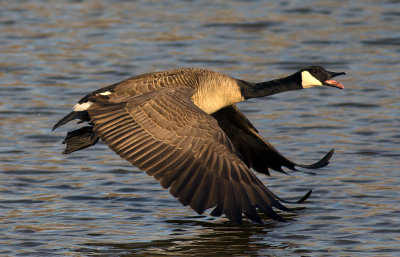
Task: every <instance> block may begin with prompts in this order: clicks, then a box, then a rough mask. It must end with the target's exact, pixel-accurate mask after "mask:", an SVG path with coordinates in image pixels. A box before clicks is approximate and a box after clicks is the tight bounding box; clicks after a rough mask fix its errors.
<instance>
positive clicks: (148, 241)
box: [0, 0, 400, 256]
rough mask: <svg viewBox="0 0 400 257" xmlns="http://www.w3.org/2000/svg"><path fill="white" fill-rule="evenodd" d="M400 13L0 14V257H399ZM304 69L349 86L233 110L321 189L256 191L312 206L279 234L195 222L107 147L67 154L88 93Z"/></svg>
mask: <svg viewBox="0 0 400 257" xmlns="http://www.w3.org/2000/svg"><path fill="white" fill-rule="evenodd" d="M398 10H400V2H399V1H393V0H386V1H372V0H368V1H346V0H345V1H314V0H309V1H301V2H300V1H299V2H297V1H293V2H275V1H261V0H259V1H257V0H255V1H222V0H221V1H162V2H159V1H111V0H108V1H107V0H102V1H91V0H87V1H52V0H48V1H37V0H32V1H3V2H0V60H1V61H0V96H1V100H0V132H1V133H0V234H1V236H0V255H31V256H56V255H60V256H89V255H91V256H110V255H129V254H132V255H172V256H176V255H179V256H184V255H187V256H193V255H200V256H202V255H217V254H218V255H222V256H224V255H225V256H231V255H239V256H243V255H250V256H257V255H260V256H268V255H270V256H300V255H303V256H368V255H370V256H396V255H398V252H399V251H400V242H399V241H400V236H399V235H400V226H399V223H400V218H399V217H400V170H399V169H400V168H399V167H400V131H399V128H400V115H399V114H400V112H399V110H400V94H399V87H400V82H399V81H400V79H399V78H400V76H399V71H400V64H399V60H400V31H399V27H400V19H399V17H400V12H399V11H398ZM309 64H320V65H323V66H324V67H326V68H327V69H330V70H334V71H346V72H347V74H348V76H346V77H341V78H340V79H339V80H340V81H341V82H342V83H343V84H344V85H345V88H346V89H345V90H343V91H339V90H336V89H333V88H314V89H309V90H302V91H295V92H287V93H284V94H280V95H276V96H273V97H268V98H263V99H255V100H250V101H248V102H246V103H242V104H240V105H239V107H240V109H241V110H242V111H243V112H244V113H246V115H247V116H248V117H249V119H250V120H251V121H252V122H253V123H254V125H255V126H256V127H257V128H258V130H259V131H260V133H261V134H262V135H263V136H264V137H265V138H267V139H268V140H269V141H270V142H271V143H272V144H274V145H275V146H276V147H277V148H278V149H279V150H280V151H281V152H282V153H283V154H285V155H286V156H288V157H289V158H291V159H292V160H294V161H298V162H305V163H307V162H312V161H314V160H317V159H318V158H320V157H321V156H322V155H323V154H324V153H325V152H327V151H328V150H329V149H330V148H335V149H336V153H335V155H334V157H333V158H332V162H331V164H330V165H329V166H327V167H325V168H323V169H320V170H318V171H317V172H316V173H317V174H316V175H310V174H305V173H300V172H293V173H291V174H292V176H285V175H282V174H277V173H276V172H273V173H272V177H265V176H259V178H260V179H262V180H263V182H264V183H265V184H266V185H268V187H269V188H271V189H272V190H273V191H274V192H275V193H276V194H278V195H279V196H281V197H284V198H288V199H293V198H295V197H297V196H299V195H302V194H304V193H305V192H306V191H307V190H308V189H311V188H312V189H313V190H314V193H313V195H312V197H311V198H310V200H309V201H308V202H307V204H306V207H307V208H306V209H305V210H302V211H299V212H296V213H294V214H292V213H282V215H284V217H286V218H287V219H288V220H289V222H287V223H281V222H275V221H271V220H268V219H265V220H266V224H265V226H258V225H254V224H252V223H250V222H248V221H246V222H244V224H243V225H240V226H238V225H234V224H231V223H230V222H228V220H227V219H226V218H223V217H222V218H213V217H211V216H209V215H208V213H206V214H205V215H200V216H199V215H197V214H196V213H195V212H193V211H192V210H191V209H189V208H187V207H182V206H181V205H180V203H179V202H178V201H177V200H176V199H174V198H173V197H172V196H171V195H170V194H169V193H168V191H166V190H163V189H161V187H160V186H159V184H158V182H155V181H154V180H153V179H152V178H151V177H149V176H147V175H146V174H144V173H143V172H141V171H140V170H138V169H137V168H135V167H133V166H131V165H130V164H129V163H127V162H126V161H124V160H122V159H120V158H119V157H118V156H117V155H116V154H114V153H113V152H112V151H111V150H109V149H108V148H107V147H106V146H105V145H104V144H97V145H96V146H95V147H93V148H90V149H88V150H84V151H80V152H77V153H74V154H71V155H62V154H61V152H62V151H63V145H61V144H60V143H61V141H62V140H63V138H64V136H65V133H66V132H67V131H68V129H72V128H73V124H71V125H68V126H66V127H63V128H61V129H59V130H57V131H55V132H51V127H52V126H53V124H54V123H55V122H56V121H58V120H59V119H60V118H61V117H62V116H63V115H65V114H66V113H67V112H69V111H70V108H71V107H72V106H73V105H74V103H75V102H76V101H77V100H79V99H80V97H82V96H83V95H85V94H86V93H88V92H90V91H92V90H95V89H97V88H99V87H101V86H105V85H108V84H111V83H115V82H118V81H121V80H123V79H125V78H127V77H129V76H133V75H138V74H141V73H144V72H150V71H158V70H166V69H171V68H177V67H204V68H209V69H212V70H215V71H219V72H223V73H226V74H229V75H231V76H234V77H237V78H242V79H246V80H250V81H260V80H266V79H273V78H277V77H280V76H284V75H288V74H290V73H293V72H295V71H296V70H297V69H299V68H302V67H304V66H307V65H309Z"/></svg>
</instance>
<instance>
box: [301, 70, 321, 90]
mask: <svg viewBox="0 0 400 257" xmlns="http://www.w3.org/2000/svg"><path fill="white" fill-rule="evenodd" d="M301 85H302V86H303V88H310V87H316V86H322V83H321V81H319V80H318V79H316V78H315V77H314V76H313V75H311V74H310V73H309V72H308V71H303V72H302V73H301Z"/></svg>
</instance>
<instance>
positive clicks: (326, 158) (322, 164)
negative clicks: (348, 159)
mask: <svg viewBox="0 0 400 257" xmlns="http://www.w3.org/2000/svg"><path fill="white" fill-rule="evenodd" d="M334 152H335V149H331V150H330V151H329V152H328V153H327V154H325V156H324V157H322V159H321V160H319V161H317V162H316V163H313V164H310V165H305V164H296V166H298V167H301V168H305V169H319V168H322V167H325V166H326V165H328V164H329V160H330V159H331V158H332V156H333V154H334Z"/></svg>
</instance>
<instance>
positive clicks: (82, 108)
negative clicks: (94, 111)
mask: <svg viewBox="0 0 400 257" xmlns="http://www.w3.org/2000/svg"><path fill="white" fill-rule="evenodd" d="M92 104H93V103H92V102H90V101H89V102H85V103H81V104H80V103H77V104H75V106H74V108H73V109H74V111H75V112H80V111H86V110H87V108H89V107H90V106H91V105H92Z"/></svg>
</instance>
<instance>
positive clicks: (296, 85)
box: [241, 73, 303, 99]
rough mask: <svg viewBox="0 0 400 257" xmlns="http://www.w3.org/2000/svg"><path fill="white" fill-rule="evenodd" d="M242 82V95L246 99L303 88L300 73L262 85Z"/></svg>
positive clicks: (261, 83)
mask: <svg viewBox="0 0 400 257" xmlns="http://www.w3.org/2000/svg"><path fill="white" fill-rule="evenodd" d="M241 82H242V85H241V90H242V95H243V97H244V98H245V99H249V98H256V97H263V96H268V95H274V94H278V93H282V92H285V91H290V90H297V89H302V88H303V87H302V86H301V78H300V77H299V74H298V73H295V74H293V75H290V76H288V77H284V78H280V79H274V80H271V81H265V82H260V83H250V82H246V81H241Z"/></svg>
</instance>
